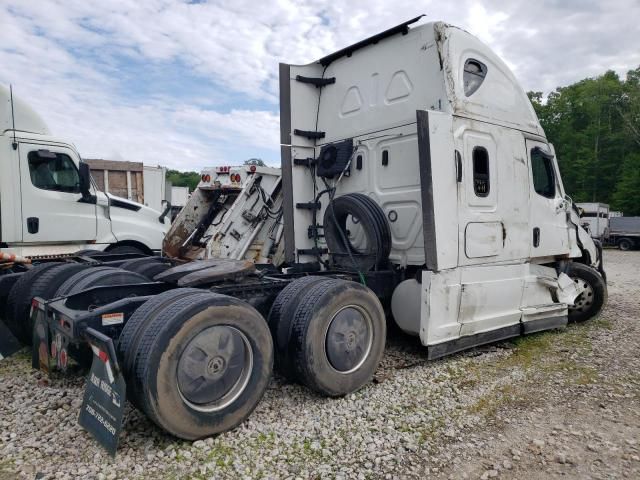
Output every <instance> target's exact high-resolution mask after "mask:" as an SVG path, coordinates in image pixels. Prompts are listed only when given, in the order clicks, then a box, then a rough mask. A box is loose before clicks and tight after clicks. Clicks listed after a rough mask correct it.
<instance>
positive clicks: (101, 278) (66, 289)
mask: <svg viewBox="0 0 640 480" xmlns="http://www.w3.org/2000/svg"><path fill="white" fill-rule="evenodd" d="M148 281H149V279H148V278H147V277H145V276H144V275H141V274H139V273H135V272H129V271H127V270H122V269H121V268H113V267H95V268H91V269H89V270H85V271H81V272H79V273H76V274H75V275H74V276H72V277H71V278H69V279H68V280H67V281H66V282H64V283H63V284H62V285H61V286H60V288H59V289H58V291H57V292H56V296H66V295H73V294H74V293H79V292H81V291H83V290H86V289H88V288H91V287H98V286H100V287H102V286H107V285H125V284H130V283H134V284H135V283H147V282H148Z"/></svg>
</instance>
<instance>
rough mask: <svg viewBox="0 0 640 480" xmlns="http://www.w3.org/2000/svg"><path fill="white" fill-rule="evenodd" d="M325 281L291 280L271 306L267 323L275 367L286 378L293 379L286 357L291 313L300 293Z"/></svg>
mask: <svg viewBox="0 0 640 480" xmlns="http://www.w3.org/2000/svg"><path fill="white" fill-rule="evenodd" d="M323 280H324V281H326V280H327V277H320V276H307V277H302V278H297V279H295V280H293V281H292V282H291V283H289V285H287V286H286V287H284V288H283V289H282V291H281V292H280V293H279V294H278V296H277V297H276V299H275V300H274V302H273V305H271V310H270V311H269V316H268V317H267V323H268V324H269V330H271V336H272V337H273V351H274V356H275V366H276V368H277V369H278V371H280V373H282V374H283V375H285V376H286V377H288V378H290V379H292V380H293V379H294V378H295V377H294V375H295V373H294V369H293V366H292V365H291V362H290V360H289V356H288V353H289V352H288V348H289V339H290V338H291V326H292V320H293V313H294V312H295V309H296V306H297V305H298V302H299V301H300V298H301V297H302V293H303V292H304V291H305V290H307V289H308V288H309V287H311V286H312V285H315V284H316V283H318V282H321V281H323Z"/></svg>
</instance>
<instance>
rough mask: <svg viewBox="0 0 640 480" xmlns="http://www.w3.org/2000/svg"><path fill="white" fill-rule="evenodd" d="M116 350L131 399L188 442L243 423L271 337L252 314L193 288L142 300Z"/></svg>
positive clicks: (258, 392)
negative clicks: (143, 301)
mask: <svg viewBox="0 0 640 480" xmlns="http://www.w3.org/2000/svg"><path fill="white" fill-rule="evenodd" d="M118 351H119V355H120V358H121V362H122V368H123V372H124V375H125V378H126V379H127V390H128V392H129V393H128V397H129V399H130V400H131V402H132V403H133V404H134V405H135V406H136V407H138V408H139V409H140V410H141V411H143V412H144V413H146V414H147V416H148V417H149V418H150V419H151V420H153V421H154V422H155V423H156V424H157V425H158V426H160V427H161V428H163V429H165V430H166V431H168V432H170V433H171V434H173V435H175V436H177V437H180V438H184V439H188V440H195V439H198V438H203V437H206V436H210V435H214V434H217V433H221V432H223V431H226V430H229V429H232V428H234V427H235V426H237V425H239V424H240V423H241V422H243V421H244V420H245V419H246V418H247V417H248V416H249V414H250V413H251V412H252V411H253V409H254V408H255V407H256V405H257V404H258V402H259V401H260V399H261V398H262V396H263V394H264V392H265V390H266V388H267V386H268V384H269V381H270V379H271V372H272V368H273V343H272V340H271V334H270V332H269V329H268V327H267V324H266V322H265V320H264V318H263V317H262V315H260V313H258V311H257V310H255V309H254V308H253V307H252V306H250V305H249V304H247V303H246V302H243V301H241V300H238V299H237V298H233V297H229V296H227V295H219V294H215V293H211V292H206V291H203V290H197V289H191V288H179V289H175V290H170V291H167V292H165V293H162V294H160V295H157V296H155V297H154V298H152V299H150V300H148V301H147V302H145V303H144V304H143V305H142V306H141V307H140V308H139V309H138V310H137V311H136V312H135V313H134V315H132V317H131V318H130V320H129V321H128V322H127V324H126V325H125V328H124V329H123V332H122V335H121V337H120V340H119V343H118Z"/></svg>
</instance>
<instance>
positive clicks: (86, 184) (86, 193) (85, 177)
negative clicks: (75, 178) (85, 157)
mask: <svg viewBox="0 0 640 480" xmlns="http://www.w3.org/2000/svg"><path fill="white" fill-rule="evenodd" d="M79 173H80V193H82V197H83V198H87V197H90V196H91V172H90V170H89V165H88V164H86V163H84V162H80V168H79Z"/></svg>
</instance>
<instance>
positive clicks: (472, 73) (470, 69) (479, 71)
mask: <svg viewBox="0 0 640 480" xmlns="http://www.w3.org/2000/svg"><path fill="white" fill-rule="evenodd" d="M486 76H487V66H486V65H485V64H484V63H482V62H481V61H480V60H476V59H475V58H469V59H468V60H467V61H466V62H464V72H463V74H462V83H463V85H464V94H465V95H466V96H467V97H470V96H471V95H473V94H474V93H475V91H476V90H478V89H479V88H480V85H482V82H484V79H485V77H486Z"/></svg>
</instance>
